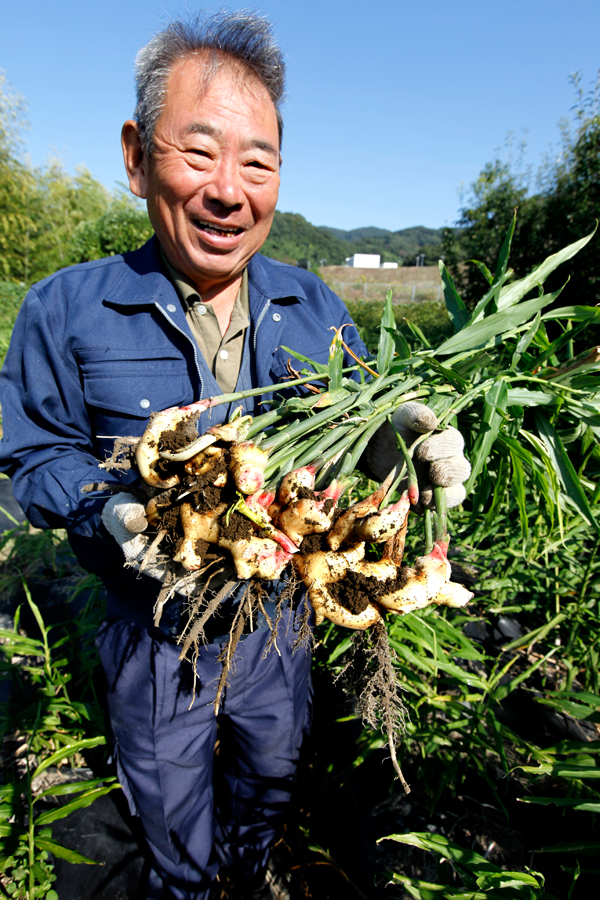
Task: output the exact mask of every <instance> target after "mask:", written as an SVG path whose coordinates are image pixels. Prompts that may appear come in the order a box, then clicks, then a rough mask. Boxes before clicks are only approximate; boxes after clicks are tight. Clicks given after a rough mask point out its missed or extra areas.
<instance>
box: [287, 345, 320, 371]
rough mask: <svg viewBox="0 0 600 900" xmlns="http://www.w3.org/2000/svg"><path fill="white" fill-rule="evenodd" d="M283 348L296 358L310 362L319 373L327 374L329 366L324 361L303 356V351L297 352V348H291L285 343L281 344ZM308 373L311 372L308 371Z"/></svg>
mask: <svg viewBox="0 0 600 900" xmlns="http://www.w3.org/2000/svg"><path fill="white" fill-rule="evenodd" d="M281 349H282V350H285V352H286V353H289V354H291V356H293V357H294V359H299V360H300V362H305V363H308V364H309V366H312V368H313V369H314V371H315V372H316V373H317V374H318V375H327V372H328V371H329V369H328V367H327V366H324V365H323V363H318V362H315V360H314V359H311V358H310V357H309V356H303V355H302V353H297V352H296V351H295V350H290V348H289V347H284V346H283V344H282V345H281ZM307 374H309V373H308V372H307Z"/></svg>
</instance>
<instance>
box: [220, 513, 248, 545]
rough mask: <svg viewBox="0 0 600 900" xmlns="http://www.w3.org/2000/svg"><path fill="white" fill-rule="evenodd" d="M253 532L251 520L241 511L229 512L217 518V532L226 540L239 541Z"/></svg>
mask: <svg viewBox="0 0 600 900" xmlns="http://www.w3.org/2000/svg"><path fill="white" fill-rule="evenodd" d="M253 532H254V529H253V528H252V522H251V521H250V519H247V518H246V516H242V515H241V513H238V512H233V513H230V515H229V517H227V514H225V515H224V516H222V517H221V518H220V519H219V534H220V535H221V536H222V537H224V538H225V539H226V540H228V541H240V540H244V538H249V537H250V536H251V535H252V534H253Z"/></svg>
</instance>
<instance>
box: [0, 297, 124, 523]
mask: <svg viewBox="0 0 600 900" xmlns="http://www.w3.org/2000/svg"><path fill="white" fill-rule="evenodd" d="M61 320H62V321H61ZM63 322H64V310H63V311H62V314H61V311H60V310H59V309H53V311H52V313H50V311H49V308H48V307H47V306H46V304H45V303H44V301H43V300H42V298H41V296H40V295H39V294H38V292H37V291H36V290H35V289H32V290H31V291H30V292H29V293H28V295H27V297H26V298H25V301H24V303H23V306H22V308H21V310H20V312H19V315H18V316H17V321H16V323H15V327H14V330H13V334H12V337H11V342H10V347H9V351H8V354H7V357H6V362H5V365H4V368H3V369H2V372H1V373H0V403H1V404H2V418H3V423H2V424H3V437H2V443H1V445H0V471H2V472H5V473H6V474H7V475H9V476H10V477H11V479H12V485H13V492H14V495H15V498H16V500H17V502H18V503H19V504H20V506H21V508H22V509H23V511H24V512H25V515H26V516H27V518H28V519H29V521H30V522H31V523H32V525H34V526H35V527H37V528H57V527H59V528H66V529H67V530H68V531H72V532H74V533H76V534H80V535H82V536H85V537H93V536H95V535H96V534H97V532H98V529H99V528H100V524H101V523H100V512H101V510H102V506H103V505H104V503H105V501H106V499H107V497H108V496H109V494H108V492H106V491H105V492H98V491H95V492H94V491H92V492H91V493H82V488H83V487H84V486H85V485H89V484H92V483H97V482H100V481H104V482H109V483H111V482H114V483H120V482H121V480H122V479H120V478H119V477H118V476H117V475H115V474H113V473H110V472H105V471H104V470H101V469H99V468H98V464H99V460H98V459H97V458H96V457H95V455H94V449H93V436H92V433H91V431H92V430H91V426H90V420H89V416H88V411H87V409H86V405H85V401H84V395H83V388H82V385H81V381H80V377H79V373H78V369H77V365H76V363H75V360H74V359H73V356H72V355H71V352H70V349H69V348H68V347H67V346H66V345H65V341H64V337H63V335H64V325H63Z"/></svg>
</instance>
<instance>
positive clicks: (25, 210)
mask: <svg viewBox="0 0 600 900" xmlns="http://www.w3.org/2000/svg"><path fill="white" fill-rule="evenodd" d="M26 109H27V107H26V104H25V100H24V99H23V97H22V96H21V95H20V94H19V93H18V92H17V91H15V90H14V88H12V86H11V85H10V84H9V82H8V81H7V79H6V76H5V75H4V73H3V72H0V277H2V278H4V279H6V280H8V281H23V280H25V281H26V280H27V277H28V268H29V257H30V245H31V239H32V237H33V235H34V234H35V232H36V224H35V221H34V216H33V215H32V210H33V208H34V206H33V204H32V197H33V193H34V191H35V179H34V178H33V177H32V173H31V171H30V170H29V168H28V167H27V166H26V165H24V164H23V163H21V162H20V161H19V159H18V155H19V152H20V151H21V149H22V138H21V135H22V132H23V131H24V129H25V128H26V127H27V121H26V118H25V114H26Z"/></svg>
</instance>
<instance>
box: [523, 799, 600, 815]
mask: <svg viewBox="0 0 600 900" xmlns="http://www.w3.org/2000/svg"><path fill="white" fill-rule="evenodd" d="M518 799H519V801H520V802H521V803H535V804H537V805H538V806H551V805H554V806H559V807H562V808H566V809H575V810H577V811H578V812H596V813H597V812H600V802H598V803H593V802H592V801H590V800H582V799H581V797H519V798H518Z"/></svg>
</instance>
